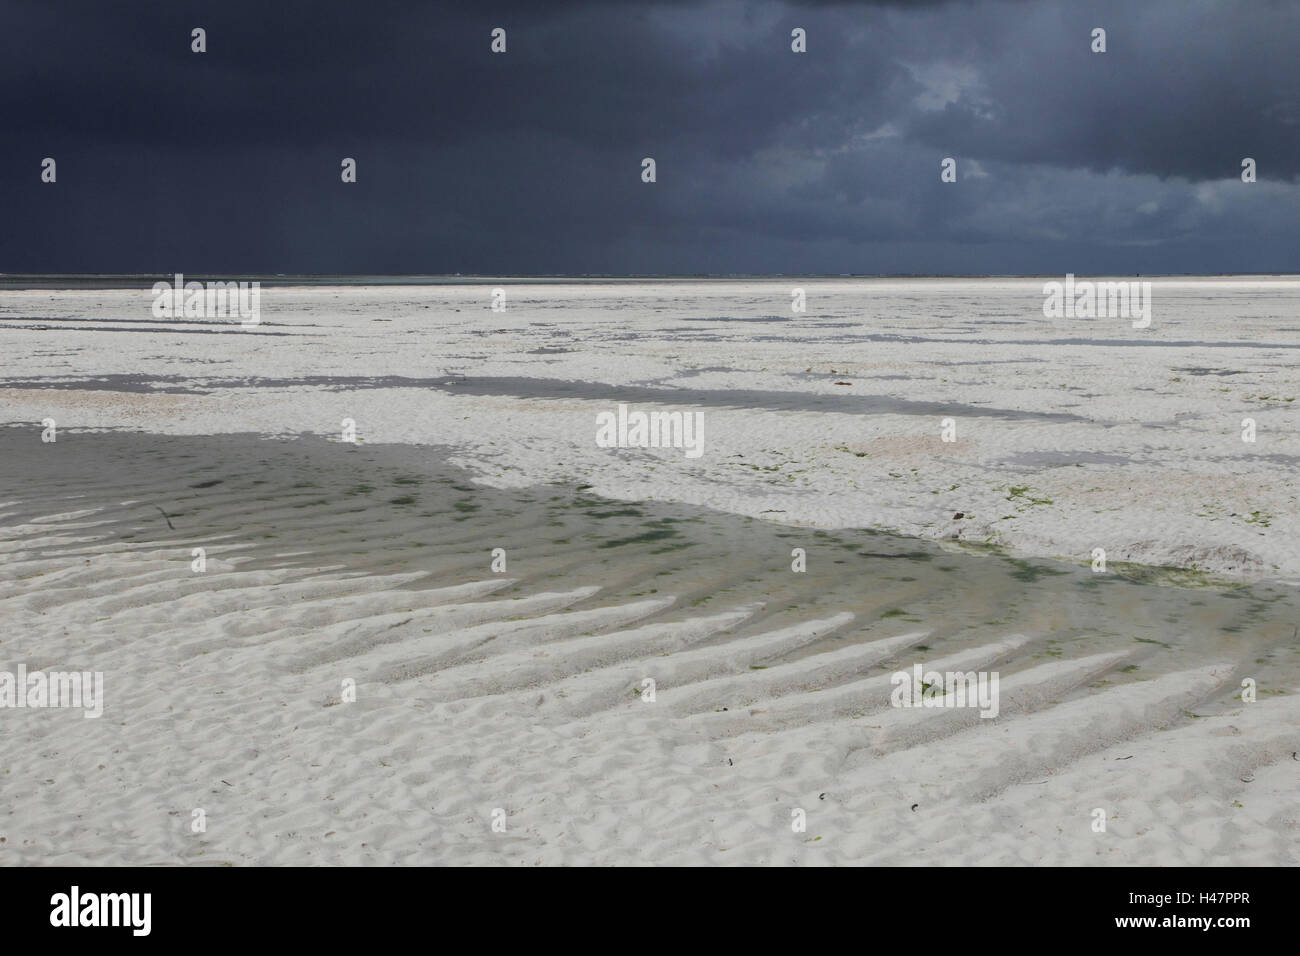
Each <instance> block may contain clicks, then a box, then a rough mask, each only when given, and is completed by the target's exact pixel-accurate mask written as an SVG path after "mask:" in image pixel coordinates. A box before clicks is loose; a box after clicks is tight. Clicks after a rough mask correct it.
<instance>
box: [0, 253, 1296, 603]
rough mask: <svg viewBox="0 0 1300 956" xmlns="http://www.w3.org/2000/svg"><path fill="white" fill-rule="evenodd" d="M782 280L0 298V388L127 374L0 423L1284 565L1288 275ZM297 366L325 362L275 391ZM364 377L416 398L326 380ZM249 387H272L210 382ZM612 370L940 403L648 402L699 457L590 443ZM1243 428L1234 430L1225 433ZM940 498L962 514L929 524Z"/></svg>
mask: <svg viewBox="0 0 1300 956" xmlns="http://www.w3.org/2000/svg"><path fill="white" fill-rule="evenodd" d="M797 285H798V286H799V287H802V288H805V289H806V290H807V294H808V311H807V312H806V313H804V314H802V315H793V314H792V313H791V311H790V289H791V288H793V287H795V286H796V282H794V281H786V282H781V281H766V282H753V281H748V282H736V283H717V282H711V283H669V284H653V283H617V284H599V285H561V284H548V285H521V286H509V287H508V292H507V295H508V298H507V311H506V312H505V313H494V312H492V311H491V310H490V308H489V302H490V290H491V286H490V285H473V286H431V287H417V288H412V287H398V288H393V287H388V288H365V289H339V288H290V289H266V290H263V294H262V301H263V317H262V325H261V326H260V327H259V329H257V330H255V331H252V332H245V331H242V330H241V329H240V328H239V327H238V325H237V324H236V323H234V322H231V321H229V320H222V321H217V320H204V321H195V322H191V323H184V322H178V321H167V320H155V319H153V318H152V317H151V316H150V314H149V306H150V304H151V302H152V299H151V297H150V296H149V293H148V291H147V290H145V291H130V292H127V291H106V292H90V293H63V292H60V293H57V294H56V293H52V292H47V291H30V292H8V293H4V294H3V296H0V303H3V308H2V309H0V316H3V318H4V324H5V326H6V334H5V345H6V355H7V360H6V378H7V379H8V380H9V381H10V382H13V381H15V380H17V381H41V382H49V381H51V380H55V381H57V380H60V379H62V380H65V381H68V382H77V381H82V380H86V379H96V378H100V377H103V376H114V375H118V376H121V375H132V376H134V375H142V374H143V375H144V376H145V381H144V385H145V387H147V388H148V389H150V391H147V392H145V393H141V394H122V393H114V392H94V393H87V392H84V391H79V390H75V389H73V390H69V391H53V390H45V389H42V390H39V391H32V390H25V389H16V388H8V389H5V390H4V393H3V394H4V413H3V420H5V421H10V422H28V423H32V424H34V423H36V422H38V421H40V420H41V419H44V418H47V417H53V418H55V420H56V421H58V422H59V424H60V425H61V426H63V427H70V428H90V427H109V428H121V427H127V428H136V429H140V430H146V431H155V432H165V433H171V434H214V433H221V432H248V431H252V432H264V433H267V434H277V435H279V434H301V433H311V434H324V435H335V434H338V431H339V422H340V421H341V420H342V419H344V418H351V419H353V420H355V421H356V423H357V429H358V433H359V435H360V436H361V438H362V439H363V440H364V441H370V442H411V443H418V444H436V445H449V446H452V447H454V448H455V449H457V451H458V457H457V460H458V461H459V462H461V463H463V464H465V465H467V466H469V467H470V468H471V469H472V470H474V471H475V472H477V473H478V474H479V475H480V476H481V478H482V480H483V481H486V482H491V483H496V484H500V485H511V484H514V485H524V484H532V483H534V482H537V481H541V480H580V481H583V482H587V483H590V484H591V485H593V486H594V488H595V490H596V491H597V492H598V493H601V494H605V495H608V496H611V497H618V498H626V499H631V500H639V499H646V498H662V499H671V500H678V501H685V502H691V503H695V504H702V505H707V506H710V507H714V508H719V509H722V510H729V511H735V512H738V513H742V514H748V515H762V516H763V517H765V518H767V519H770V520H784V521H789V522H793V523H799V524H813V525H817V526H820V527H876V528H881V529H886V530H891V531H897V532H900V533H903V534H909V535H918V536H922V537H930V538H941V539H942V538H951V537H956V536H959V537H960V538H961V539H962V540H967V541H977V542H990V543H996V544H1000V545H1003V546H1006V547H1009V548H1012V549H1014V550H1016V551H1020V552H1022V553H1026V554H1033V555H1043V556H1051V557H1059V558H1062V559H1065V560H1069V561H1074V562H1087V561H1089V560H1090V556H1091V554H1092V551H1093V549H1094V548H1099V547H1100V548H1104V549H1105V551H1106V554H1107V558H1108V560H1111V561H1132V562H1140V563H1143V564H1153V565H1173V566H1177V567H1182V568H1190V569H1196V570H1201V571H1209V572H1215V573H1221V574H1225V575H1229V576H1242V575H1247V576H1249V575H1264V576H1268V577H1275V578H1280V579H1283V580H1288V581H1293V582H1295V581H1300V508H1297V499H1296V493H1297V488H1298V487H1300V485H1298V484H1297V482H1296V481H1295V480H1294V476H1295V472H1296V464H1297V462H1300V430H1298V429H1297V424H1298V423H1300V412H1298V411H1297V408H1296V400H1297V399H1300V372H1297V358H1300V281H1297V280H1293V279H1275V280H1263V279H1260V280H1204V279H1202V280H1168V279H1166V280H1159V279H1158V280H1155V283H1154V291H1153V298H1154V310H1153V311H1154V316H1153V320H1152V324H1151V327H1150V328H1149V329H1141V330H1138V329H1133V328H1132V327H1131V323H1130V322H1129V321H1128V320H1126V319H1049V318H1045V317H1044V316H1043V314H1042V305H1043V295H1042V281H1041V280H1016V281H1012V280H984V281H963V280H930V281H892V282H891V281H883V280H882V281H871V282H861V281H860V282H847V281H846V282H835V281H809V280H799V281H798V283H797ZM15 316H22V317H26V318H28V319H30V321H19V320H16V319H15V318H14V317H15ZM723 320H726V321H723ZM750 320H762V321H750ZM40 325H46V326H50V327H57V328H60V329H64V331H62V332H60V333H58V334H55V333H53V332H51V331H44V330H40V329H38V328H36V327H37V326H40ZM96 328H98V329H114V330H117V331H111V332H110V331H100V332H93V331H86V330H89V329H96ZM131 328H144V329H157V330H158V331H156V332H153V333H149V334H139V333H136V334H130V333H128V332H124V331H122V330H125V329H131ZM72 329H76V330H78V331H72ZM170 329H176V330H182V329H202V330H206V331H212V332H217V333H220V334H192V335H186V334H174V333H169V331H168V330H170ZM913 339H919V340H920V341H913ZM1153 343H1154V344H1153ZM566 350H567V351H566ZM1187 369H1192V370H1193V371H1187ZM806 370H808V371H806ZM312 376H316V377H334V378H338V379H340V380H341V381H340V382H339V383H338V384H336V385H333V386H331V387H330V388H323V387H319V386H317V387H313V386H310V385H305V384H296V383H301V382H302V381H303V380H304V379H306V378H309V377H312ZM389 376H395V377H400V378H402V379H409V380H411V382H410V384H411V385H412V386H417V387H410V388H401V387H384V388H365V389H362V390H355V389H354V388H352V387H351V385H360V384H364V380H368V379H374V378H379V377H389ZM464 377H468V378H509V377H522V378H530V379H550V380H557V381H561V382H586V383H596V384H601V385H604V386H607V388H606V392H607V397H602V398H600V399H597V400H582V399H578V398H564V399H554V400H544V399H535V398H534V399H529V398H515V397H510V396H508V395H498V396H493V395H468V396H466V395H459V396H458V395H456V394H455V391H454V388H453V389H450V390H443V391H438V390H433V389H430V388H428V387H420V383H427V382H429V381H430V380H436V381H454V380H456V379H458V378H464ZM258 379H261V380H272V381H280V382H283V385H282V386H280V387H278V388H265V387H262V388H240V387H233V388H230V387H216V386H217V385H219V384H220V385H228V384H230V383H232V382H234V383H238V382H240V381H243V380H250V381H254V380H258ZM837 381H841V382H849V383H851V384H849V385H835V384H833V383H834V382H837ZM395 384H397V385H400V384H402V383H401V382H398V383H395ZM636 385H649V386H652V387H655V388H665V389H667V388H681V389H705V390H716V391H717V392H720V393H723V394H724V395H725V394H726V393H733V394H734V393H736V392H742V393H747V392H750V391H763V392H779V393H786V394H788V396H789V400H790V401H791V402H794V403H798V402H799V401H802V400H805V399H809V398H815V397H817V396H824V397H827V398H829V399H831V400H835V401H838V400H841V399H844V400H846V401H847V397H848V396H853V397H855V398H858V397H870V396H880V397H883V398H885V399H902V400H906V401H911V402H923V403H939V404H952V405H955V406H970V407H969V408H965V409H958V410H957V411H956V412H955V413H954V414H953V415H952V417H953V418H954V419H955V422H956V427H957V441H956V442H953V443H945V442H943V441H941V440H940V430H941V425H940V422H941V419H942V418H943V417H945V414H944V413H940V412H939V411H938V410H933V409H930V408H928V407H922V409H921V410H919V411H918V412H916V413H914V414H911V413H900V412H897V411H894V412H890V413H881V414H869V415H864V414H851V413H848V412H849V406H845V408H844V410H843V411H838V410H819V411H802V412H801V411H793V410H766V409H763V408H755V407H731V408H724V407H714V406H709V405H692V404H691V403H690V399H689V396H685V397H684V396H682V395H680V394H667V395H666V396H665V398H664V403H665V405H664V407H665V408H672V409H683V410H687V409H692V408H694V409H702V410H703V411H704V421H705V438H706V445H705V451H704V454H703V456H702V457H700V458H698V459H689V458H686V457H685V456H684V455H683V454H682V453H680V452H677V451H659V450H650V451H645V452H629V451H626V450H611V449H603V448H599V447H597V445H596V442H595V433H596V425H595V421H596V415H597V413H598V412H601V411H609V410H613V409H614V408H615V407H616V404H617V401H618V397H617V396H618V390H619V389H626V388H628V387H629V386H636ZM159 387H168V388H176V389H195V388H199V389H202V388H210V389H212V390H211V391H210V393H209V394H207V395H201V396H194V395H187V394H180V393H162V394H160V393H158V392H157V391H156V389H157V388H159ZM740 401H742V402H744V401H747V399H746V398H745V397H744V396H742V398H741V399H740ZM642 405H644V403H642ZM642 405H637V406H635V407H642ZM983 408H987V409H998V410H1002V411H1006V412H1012V413H1019V414H1021V415H1023V416H1025V417H1023V418H1022V419H1021V420H1016V419H1014V418H1005V417H992V416H990V415H988V414H987V413H984V414H982V413H981V410H982V409H983ZM647 410H649V408H647ZM1053 414H1056V415H1068V416H1076V417H1077V418H1078V420H1053V419H1051V418H1050V417H1049V418H1044V417H1043V416H1051V415H1053ZM1247 417H1250V418H1253V419H1254V420H1255V422H1256V427H1257V438H1256V441H1255V442H1254V443H1253V444H1248V443H1245V442H1243V441H1242V439H1241V432H1242V420H1243V419H1244V418H1247ZM860 456H862V457H860ZM648 462H649V463H650V464H652V465H653V469H651V468H650V467H648V465H647V463H648ZM1013 489H1019V493H1017V494H1013V493H1012V491H1013ZM957 512H962V513H964V514H965V515H967V516H968V517H966V518H964V519H962V520H961V521H960V522H959V523H957V524H954V522H953V520H952V516H953V514H955V513H957Z"/></svg>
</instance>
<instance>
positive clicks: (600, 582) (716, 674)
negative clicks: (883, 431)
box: [0, 428, 1300, 865]
mask: <svg viewBox="0 0 1300 956" xmlns="http://www.w3.org/2000/svg"><path fill="white" fill-rule="evenodd" d="M452 458H454V450H453V449H450V448H443V447H438V446H410V445H374V444H369V443H366V444H361V445H349V444H344V443H341V442H334V441H327V440H324V439H319V438H310V437H305V438H300V439H296V440H286V439H268V438H265V437H258V436H253V435H228V436H219V437H212V436H176V435H147V434H138V433H132V432H115V433H94V432H90V431H84V430H78V429H75V428H72V429H66V430H63V431H61V432H60V434H59V439H58V441H57V442H56V443H53V444H44V443H42V442H41V441H40V438H39V432H38V431H36V430H33V429H32V428H6V429H0V500H3V501H4V502H5V503H4V505H3V506H2V507H0V510H2V511H3V518H2V523H0V549H3V551H4V568H5V574H4V576H3V580H2V581H0V620H3V621H4V623H5V626H4V629H3V630H4V633H5V639H4V642H3V644H2V645H0V668H5V667H7V668H9V669H12V668H13V667H14V666H15V665H16V664H18V663H19V662H23V663H25V664H26V665H27V666H28V668H29V669H35V668H40V667H43V668H47V669H61V668H68V669H71V668H84V669H87V670H98V671H103V672H104V675H105V696H106V701H105V709H104V716H103V717H102V718H100V719H98V720H85V719H83V718H82V716H81V715H80V714H79V713H75V712H67V711H55V710H45V711H14V712H9V713H7V714H6V715H5V719H4V721H3V723H0V734H3V737H4V741H3V748H2V752H3V754H4V758H3V761H2V762H3V766H0V786H3V789H4V793H5V797H6V799H5V801H4V802H5V807H6V809H5V811H4V814H3V816H0V836H4V837H6V838H7V839H6V840H5V842H4V843H3V844H2V845H0V859H3V858H5V857H7V859H5V860H4V861H5V862H10V863H13V862H21V863H83V862H84V863H210V864H223V863H234V864H243V863H411V864H414V863H492V862H507V863H537V862H542V863H559V862H563V863H633V864H635V863H644V862H657V863H809V864H816V863H895V864H909V863H917V864H926V865H935V864H954V865H970V864H974V863H1025V862H1032V863H1039V864H1042V863H1083V864H1088V863H1128V864H1172V863H1192V864H1199V863H1271V864H1294V863H1295V858H1296V855H1297V854H1296V839H1295V837H1296V832H1297V829H1296V828H1297V810H1296V804H1295V801H1294V798H1293V794H1294V781H1295V774H1296V770H1295V768H1296V767H1300V763H1296V762H1295V760H1294V759H1293V752H1294V751H1295V749H1296V746H1297V744H1300V740H1297V739H1296V736H1295V730H1294V728H1295V727H1296V726H1297V724H1300V719H1298V718H1300V705H1298V703H1297V702H1298V701H1300V696H1297V694H1296V688H1297V687H1298V686H1300V641H1298V640H1297V638H1296V630H1295V628H1296V623H1297V622H1298V621H1300V614H1298V613H1297V611H1298V610H1300V607H1298V606H1297V605H1298V603H1300V599H1298V596H1297V593H1296V591H1295V590H1294V589H1292V588H1290V587H1288V586H1286V585H1283V584H1280V583H1270V582H1267V581H1257V582H1253V583H1242V582H1236V581H1227V582H1216V581H1215V580H1214V579H1212V578H1210V577H1209V576H1206V575H1202V574H1195V573H1190V572H1187V571H1185V570H1176V569H1167V570H1159V569H1152V568H1146V567H1140V566H1126V565H1123V564H1116V563H1112V564H1111V565H1110V567H1109V569H1108V572H1107V573H1105V574H1094V573H1093V572H1092V571H1090V570H1089V569H1088V568H1086V567H1080V566H1078V565H1075V564H1065V563H1058V562H1053V561H1049V560H1043V559H1028V558H1024V557H1020V556H1016V555H1013V554H1010V553H1007V552H1005V551H1002V550H1000V549H997V548H993V547H985V546H972V545H966V544H961V543H959V542H950V543H941V542H933V541H923V540H918V539H912V538H904V537H899V536H894V535H888V534H882V533H879V532H874V531H868V530H851V529H850V530H818V529H814V528H806V527H793V526H789V525H782V524H778V523H773V522H772V521H766V520H755V519H752V518H745V517H742V516H738V515H734V514H728V513H724V512H719V511H714V510H709V509H706V508H701V507H695V506H690V505H685V504H673V503H670V502H662V501H656V502H647V501H639V502H629V501H617V500H611V499H608V498H604V497H601V496H599V495H597V494H595V493H593V489H592V488H590V487H583V486H580V485H576V484H573V483H563V482H557V483H549V484H531V485H521V486H517V487H510V488H492V487H488V486H486V485H484V484H483V483H481V482H480V481H477V480H476V476H475V475H474V474H473V473H472V472H468V471H466V470H465V469H463V468H460V467H457V466H456V465H455V464H454V463H452V461H451V459H452ZM195 547H203V548H205V549H206V556H207V570H206V571H204V572H202V573H196V572H194V571H192V570H191V561H192V560H193V559H192V549H193V548H195ZM494 548H503V549H505V554H506V570H505V571H504V572H503V573H493V571H492V570H491V562H492V554H491V552H492V549H494ZM794 548H802V549H804V551H805V552H806V560H807V571H806V572H804V573H795V572H793V571H792V570H791V561H792V557H791V551H792V549H794ZM916 663H921V664H923V665H925V667H926V668H927V669H930V668H931V667H933V668H935V669H938V670H952V669H956V670H968V669H969V670H977V671H992V670H996V671H998V672H999V674H1000V677H1001V695H1000V696H1001V700H1000V710H999V714H998V716H997V717H996V718H994V719H988V720H985V719H982V718H980V717H979V715H978V712H977V711H976V710H974V709H969V708H967V709H950V710H922V709H912V710H909V709H900V708H895V707H891V705H890V694H891V690H892V686H891V683H890V675H891V674H892V673H893V672H895V671H899V670H904V671H906V670H910V668H911V667H912V666H913V665H914V664H916ZM647 678H649V679H652V680H653V681H654V686H655V699H654V701H653V702H648V701H646V700H643V699H642V694H643V693H644V687H645V685H644V683H643V682H644V681H645V680H646V679H647ZM1243 678H1253V679H1254V680H1255V681H1257V683H1258V701H1257V702H1255V703H1246V702H1243V701H1242V700H1241V699H1240V692H1241V681H1242V679H1243ZM345 680H352V681H354V682H355V687H356V700H355V702H351V701H346V700H345V699H344V698H345V697H346V696H347V695H346V694H345V693H344V691H343V690H342V688H343V682H344V681H345ZM1099 807H1100V808H1103V809H1104V810H1105V811H1106V816H1107V818H1108V828H1107V832H1106V833H1095V832H1093V830H1092V828H1091V823H1092V816H1091V814H1092V812H1093V810H1094V809H1096V808H1099ZM196 808H202V809H203V810H204V811H205V815H206V820H207V826H206V830H205V831H204V832H202V833H195V832H193V831H192V829H191V820H192V817H193V812H194V810H195V809H196ZM498 808H499V809H501V810H503V811H504V814H505V815H504V820H505V831H504V832H494V831H493V829H492V822H493V811H494V810H497V809H498ZM796 808H797V809H803V810H804V811H805V812H806V815H807V820H808V826H807V830H806V832H801V833H796V832H793V831H792V829H791V811H792V810H793V809H796Z"/></svg>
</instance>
